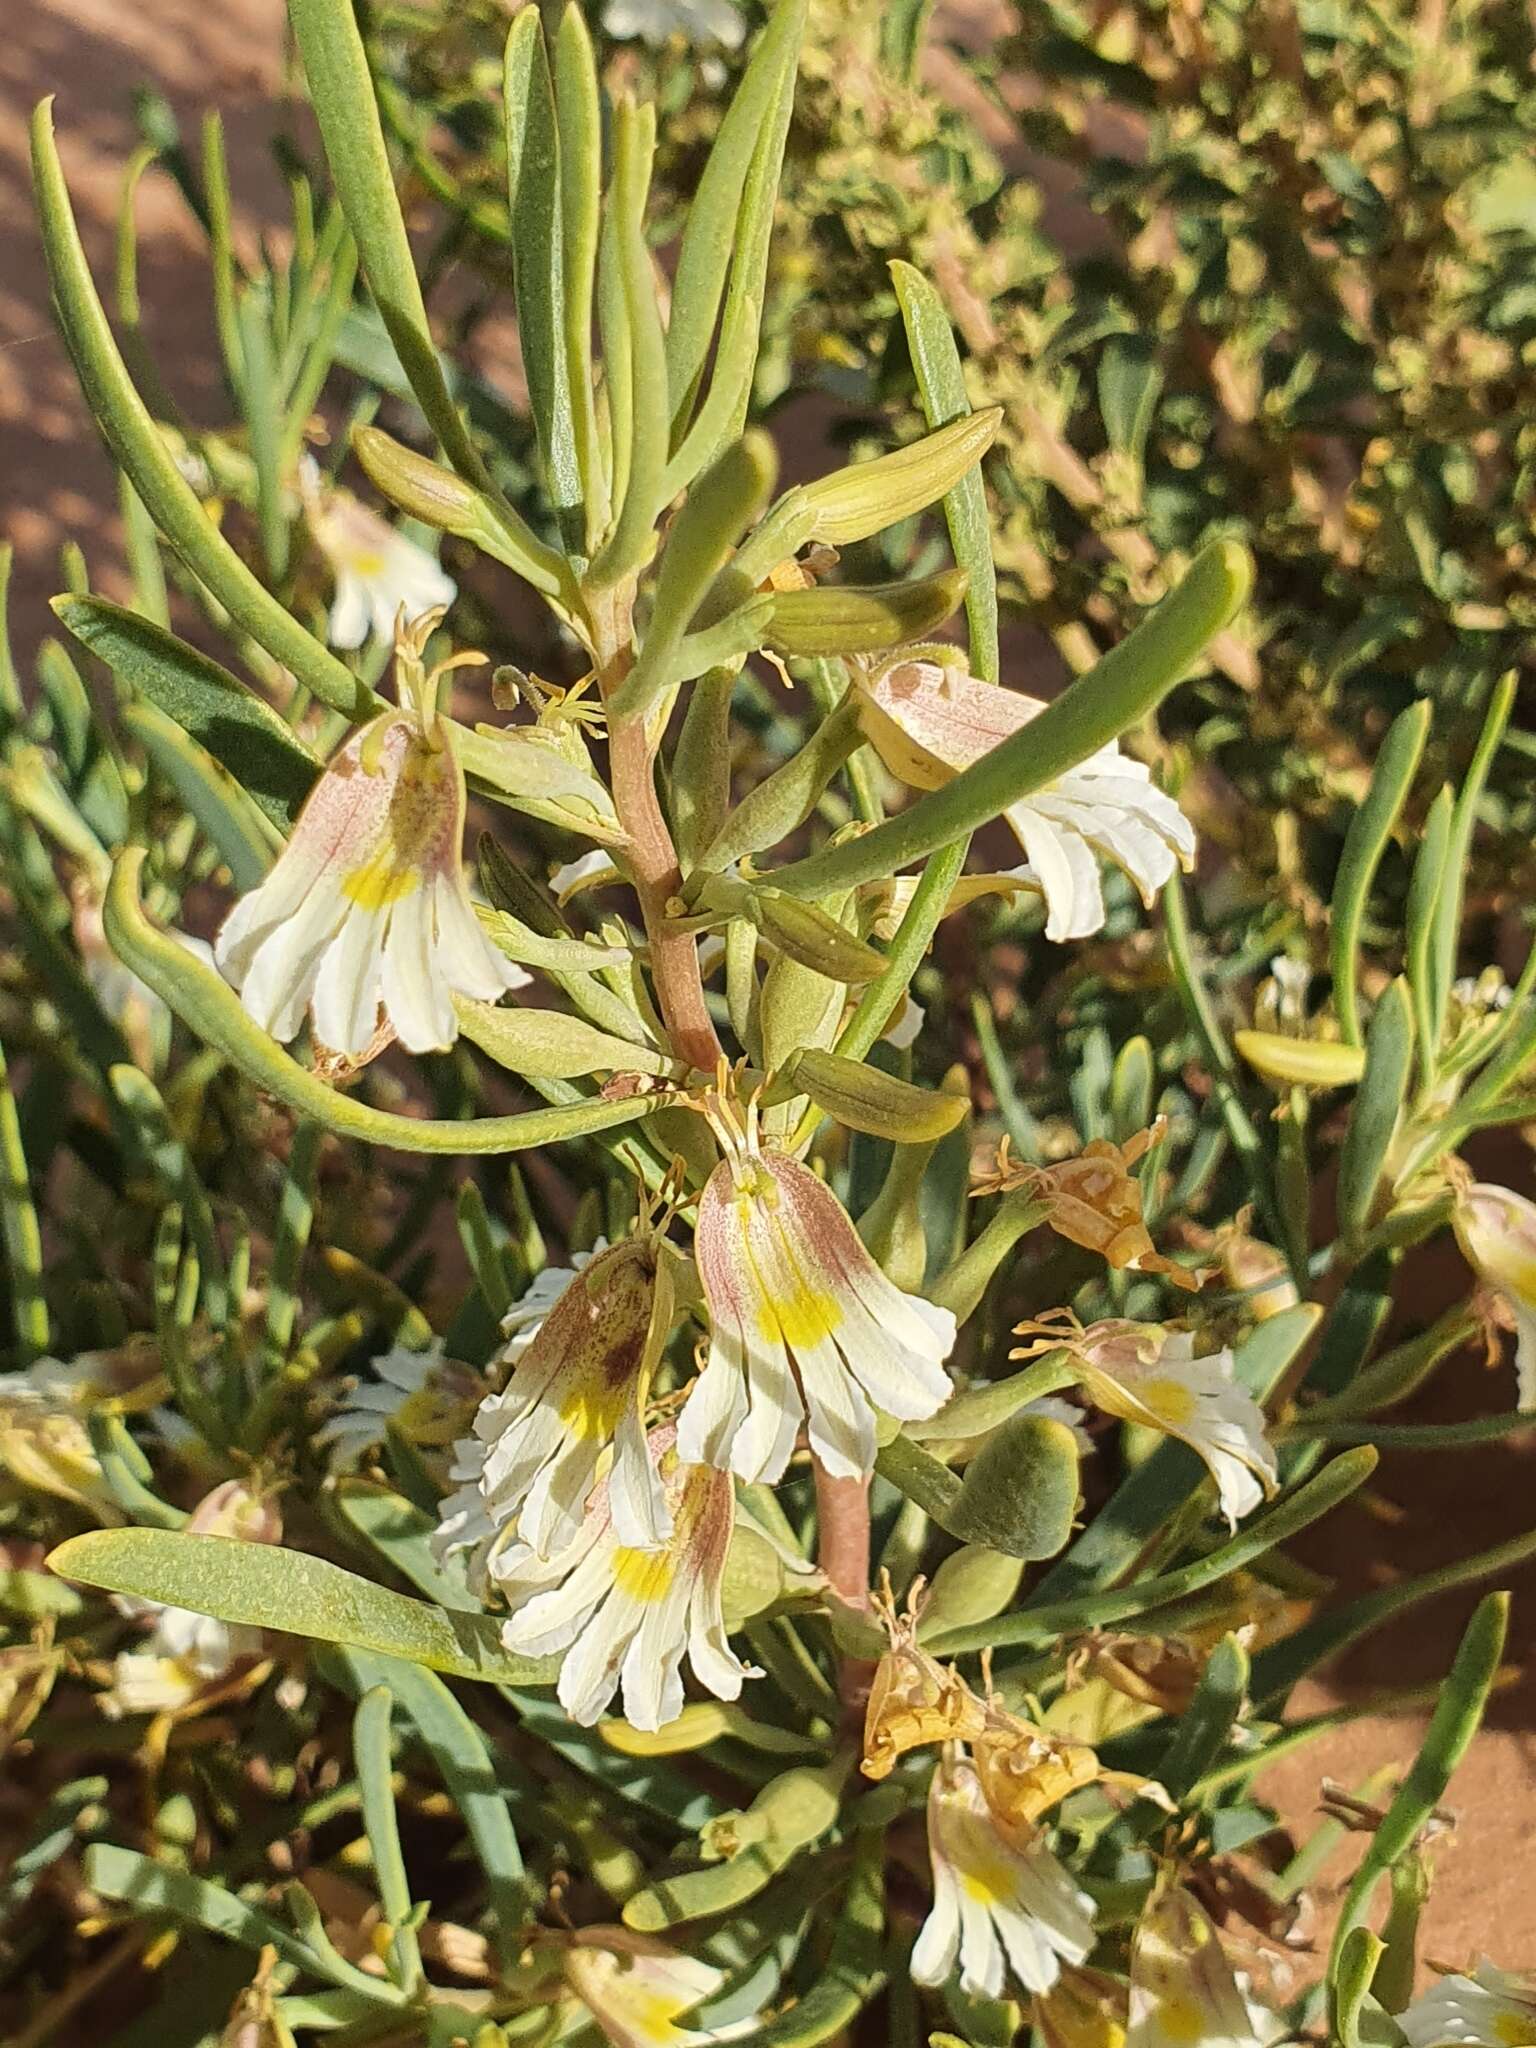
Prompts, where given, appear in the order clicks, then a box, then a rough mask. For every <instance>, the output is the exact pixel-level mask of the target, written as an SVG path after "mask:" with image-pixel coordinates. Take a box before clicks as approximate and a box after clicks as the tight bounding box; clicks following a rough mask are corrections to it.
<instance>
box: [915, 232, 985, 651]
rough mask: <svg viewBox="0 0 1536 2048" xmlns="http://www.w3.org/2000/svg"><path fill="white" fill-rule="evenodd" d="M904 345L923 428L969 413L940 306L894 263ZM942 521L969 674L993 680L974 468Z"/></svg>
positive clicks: (927, 287) (981, 505)
mask: <svg viewBox="0 0 1536 2048" xmlns="http://www.w3.org/2000/svg"><path fill="white" fill-rule="evenodd" d="M891 277H892V279H893V280H894V282H895V286H896V298H897V303H898V304H899V305H900V307H901V318H902V323H903V325H904V326H905V328H906V330H907V347H908V349H909V350H910V352H911V356H912V369H913V372H914V374H915V376H916V378H917V389H918V395H919V397H920V398H921V399H922V402H923V412H924V414H925V415H926V417H927V420H928V424H929V426H930V427H943V426H947V425H948V424H949V422H950V421H951V420H954V419H960V418H962V417H963V416H964V415H965V414H966V413H968V412H969V411H970V410H971V401H970V399H969V397H968V396H967V395H966V389H965V373H964V371H963V370H962V369H961V367H960V351H959V349H958V348H957V347H956V346H955V337H954V333H953V331H952V329H951V327H950V324H949V315H948V314H947V313H946V312H945V310H944V301H943V300H942V299H941V298H940V297H939V294H938V292H937V291H936V290H935V289H934V287H933V286H932V285H931V284H930V283H929V282H928V280H927V278H926V277H924V276H923V274H922V272H921V271H918V270H914V269H913V268H912V266H911V264H910V263H900V262H897V263H893V264H892V265H891ZM944 518H945V521H946V522H947V524H948V526H949V543H950V546H951V547H952V548H953V549H954V551H955V560H956V562H957V563H958V564H959V566H960V567H961V568H962V569H963V570H964V571H965V573H966V576H967V579H968V580H967V583H966V588H965V614H966V618H967V620H968V622H969V625H970V642H971V672H972V673H973V674H974V675H978V676H980V677H981V679H982V680H983V681H984V682H988V683H995V682H996V681H997V680H998V677H999V675H1000V674H1001V672H1002V671H1001V668H1000V665H999V657H998V649H997V574H996V571H995V569H994V568H993V565H992V522H991V519H990V518H989V516H988V513H987V490H986V485H985V484H984V483H983V481H982V476H981V470H980V468H979V466H978V467H976V468H973V469H970V470H968V471H967V472H966V474H965V475H964V476H963V477H961V479H960V481H959V482H958V483H957V484H955V485H953V486H952V487H951V489H950V490H949V491H948V492H947V493H946V495H945V498H944Z"/></svg>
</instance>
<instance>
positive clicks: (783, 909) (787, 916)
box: [751, 887, 885, 984]
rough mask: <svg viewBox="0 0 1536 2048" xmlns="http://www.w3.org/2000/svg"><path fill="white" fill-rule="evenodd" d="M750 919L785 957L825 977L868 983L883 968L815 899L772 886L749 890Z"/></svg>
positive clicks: (873, 953) (875, 955)
mask: <svg viewBox="0 0 1536 2048" xmlns="http://www.w3.org/2000/svg"><path fill="white" fill-rule="evenodd" d="M751 894H752V915H753V921H754V922H755V923H756V925H757V927H758V929H759V930H760V931H761V932H762V933H763V935H764V936H765V937H766V938H769V939H771V940H772V941H773V943H774V944H775V945H776V946H777V947H778V949H779V951H780V952H781V953H785V954H787V955H788V957H789V958H790V959H791V960H794V961H797V962H798V963H799V964H800V966H802V967H808V968H810V970H811V971H812V973H813V974H824V975H825V976H826V977H827V979H828V980H829V981H841V982H852V983H855V984H858V983H862V982H866V981H873V980H874V979H875V977H876V976H877V975H878V974H880V973H881V972H882V970H883V969H884V967H885V961H884V958H883V957H882V956H881V955H880V954H879V953H877V952H876V951H875V949H874V947H873V946H866V945H865V943H864V941H863V940H862V939H860V938H855V936H854V934H853V933H852V932H851V931H849V930H848V928H847V927H846V925H842V924H839V923H838V921H837V919H836V918H835V917H833V916H832V914H831V912H830V911H826V910H823V909H822V908H821V906H820V904H819V903H804V902H802V901H801V900H800V899H799V897H796V896H786V895H784V894H783V893H782V892H781V891H780V890H778V889H762V888H756V887H754V888H753V889H752V892H751Z"/></svg>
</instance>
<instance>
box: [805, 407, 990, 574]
mask: <svg viewBox="0 0 1536 2048" xmlns="http://www.w3.org/2000/svg"><path fill="white" fill-rule="evenodd" d="M1002 419H1003V409H1002V407H1001V406H1000V405H989V406H987V407H986V409H985V410H984V411H982V412H969V413H965V414H963V415H962V416H961V418H959V419H957V420H951V421H950V423H949V425H948V426H946V427H940V428H939V429H938V431H937V432H936V433H932V434H925V435H924V436H923V438H922V439H921V440H920V441H914V442H912V443H911V445H910V446H909V447H906V448H897V449H894V450H893V451H892V452H891V454H889V455H878V456H876V458H875V460H874V461H873V462H860V463H855V464H854V465H852V466H851V467H850V468H848V469H840V470H837V471H835V472H834V473H833V474H832V475H831V476H825V477H821V478H819V479H818V481H817V482H815V483H813V484H806V485H804V486H803V487H802V488H803V491H804V497H805V502H806V503H807V504H808V505H809V506H810V508H811V511H812V514H813V520H814V523H813V526H812V529H811V537H812V538H813V539H815V540H820V541H826V542H828V543H829V544H830V545H831V546H833V547H842V546H843V545H845V544H846V543H847V542H849V541H855V540H867V539H868V537H869V536H870V534H872V533H881V532H883V531H884V530H885V528H886V527H888V526H894V525H895V524H896V523H897V521H898V520H901V519H906V518H909V517H910V516H911V514H912V513H914V512H920V511H921V510H922V509H923V507H924V506H925V505H932V504H934V503H935V502H936V501H937V500H938V499H940V498H942V497H943V496H944V495H945V493H946V492H948V491H951V490H953V489H954V487H955V485H956V484H957V483H959V481H960V479H961V477H963V476H964V475H965V473H966V471H967V470H968V469H970V468H972V467H973V465H974V464H976V463H977V462H979V461H980V460H981V458H982V456H983V455H985V454H986V452H987V450H988V449H989V448H990V447H991V445H992V442H993V440H994V439H995V437H996V434H997V430H998V428H999V427H1000V426H1001V425H1002Z"/></svg>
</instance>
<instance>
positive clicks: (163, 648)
mask: <svg viewBox="0 0 1536 2048" xmlns="http://www.w3.org/2000/svg"><path fill="white" fill-rule="evenodd" d="M53 610H54V612H55V614H56V615H57V617H58V619H59V620H60V622H61V624H63V625H64V626H66V627H67V628H68V630H69V631H70V632H71V633H73V634H74V636H75V638H76V639H77V640H78V641H79V642H80V643H81V645H82V646H84V647H88V648H89V649H90V651H91V652H92V654H95V655H97V656H98V657H99V658H100V659H101V660H102V661H104V662H105V663H106V664H107V666H108V667H109V668H110V669H111V670H112V672H113V674H114V675H116V676H117V677H118V679H119V681H121V682H122V683H124V684H125V685H126V686H127V687H128V689H129V690H131V691H133V692H135V693H136V694H137V695H139V696H141V697H143V698H145V699H146V700H147V701H148V702H149V703H150V704H152V705H154V706H155V708H156V709H157V710H159V711H161V712H163V713H164V714H165V716H166V717H168V718H171V719H174V720H175V722H176V724H177V725H178V726H180V727H181V729H182V731H183V732H185V733H187V734H188V736H189V737H190V738H192V739H194V740H196V741H197V743H198V744H199V745H200V746H202V747H204V748H206V749H207V751H208V752H209V753H210V754H211V755H212V756H213V758H214V760H216V761H218V762H219V763H220V764H221V765H222V766H223V767H225V768H227V769H228V770H229V773H230V774H231V775H232V776H233V777H234V778H235V780H236V782H238V783H239V785H240V787H241V788H242V789H243V790H244V791H245V792H246V794H247V795H248V796H249V797H250V798H251V800H252V801H253V802H254V803H256V804H257V805H259V806H260V808H261V810H262V811H263V813H264V814H265V815H266V816H267V817H268V818H269V819H270V820H271V821H272V823H273V824H274V825H277V826H278V827H279V828H281V829H282V830H285V831H286V830H290V829H291V828H292V825H293V821H294V819H295V818H296V817H297V815H298V811H299V807H300V805H301V804H302V803H303V801H304V799H305V797H306V796H307V795H308V794H309V791H310V789H311V787H312V786H313V784H314V780H315V777H316V776H317V775H318V774H319V772H320V762H319V761H318V760H317V759H316V757H315V755H314V754H313V753H311V752H310V750H309V748H308V747H307V746H305V744H304V742H303V741H302V740H301V739H299V737H298V736H297V734H295V732H294V731H293V729H292V727H291V726H290V725H289V724H288V723H287V721H286V720H285V719H284V718H282V717H281V716H280V715H279V714H278V713H277V712H276V711H274V710H273V709H272V707H271V705H270V704H268V703H267V701H266V700H265V698H263V697H258V696H257V695H256V693H255V691H254V690H251V689H248V688H247V687H246V686H245V685H244V684H243V683H241V682H239V681H237V679H236V678H235V677H234V676H232V675H231V674H230V673H229V671H228V670H227V669H223V668H220V666H219V665H218V663H217V662H216V661H211V660H210V659H209V658H208V656H207V655H205V654H201V653H199V652H198V650H197V649H196V648H195V647H189V646H188V645H187V643H186V642H185V641H184V640H178V639H177V638H176V636H175V634H173V633H169V632H167V631H166V630H165V629H164V628H163V627H160V626H156V625H154V624H153V623H152V622H151V621H150V620H148V619H144V618H141V617H139V615H138V614H137V613H135V612H130V611H127V610H125V609H124V608H123V607H122V606H121V605H115V604H108V603H107V602H106V600H105V599H103V598H98V597H58V598H55V599H54V601H53Z"/></svg>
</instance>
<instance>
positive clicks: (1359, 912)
mask: <svg viewBox="0 0 1536 2048" xmlns="http://www.w3.org/2000/svg"><path fill="white" fill-rule="evenodd" d="M1429 719H1430V707H1429V706H1428V704H1426V703H1422V702H1421V703H1418V704H1410V705H1409V707H1408V709H1407V710H1406V711H1404V712H1401V713H1399V715H1398V716H1397V717H1396V718H1395V719H1394V720H1393V721H1392V726H1391V729H1390V731H1389V732H1388V734H1387V736H1386V738H1385V739H1384V740H1383V741H1382V743H1381V751H1380V752H1379V753H1378V754H1377V756H1376V765H1375V767H1374V768H1373V769H1372V771H1371V784H1370V788H1369V789H1368V790H1367V791H1366V793H1365V801H1364V802H1363V803H1362V804H1361V805H1360V806H1359V808H1358V809H1357V810H1356V812H1355V814H1354V816H1353V817H1352V818H1351V819H1350V821H1349V830H1348V832H1347V833H1346V834H1345V838H1344V851H1343V852H1342V854H1341V855H1340V856H1339V872H1338V874H1337V876H1336V877H1335V879H1334V885H1333V904H1332V908H1331V911H1330V931H1329V959H1330V962H1331V965H1332V968H1333V1001H1334V1008H1335V1009H1336V1011H1337V1012H1338V1018H1339V1029H1340V1031H1341V1032H1342V1033H1343V1037H1344V1042H1345V1044H1346V1045H1360V1044H1361V1043H1363V1039H1362V1034H1361V1029H1360V999H1359V995H1358V992H1357V982H1358V978H1359V972H1360V930H1361V927H1362V925H1363V924H1364V922H1365V912H1366V906H1367V904H1368V903H1369V901H1370V894H1371V884H1372V882H1373V881H1374V880H1375V878H1376V870H1377V868H1378V867H1379V866H1380V864H1381V856H1382V854H1383V853H1384V852H1385V851H1386V846H1387V841H1388V840H1389V839H1390V838H1391V836H1392V831H1393V828H1394V827H1395V825H1396V824H1397V820H1398V817H1399V814H1400V813H1401V811H1402V808H1403V804H1404V802H1405V801H1406V799H1407V796H1408V791H1409V788H1410V786H1411V784H1412V782H1413V777H1414V772H1415V770H1416V769H1417V767H1418V765H1419V756H1420V755H1421V754H1422V753H1423V751H1424V741H1425V738H1426V736H1427V735H1428V732H1429Z"/></svg>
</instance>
